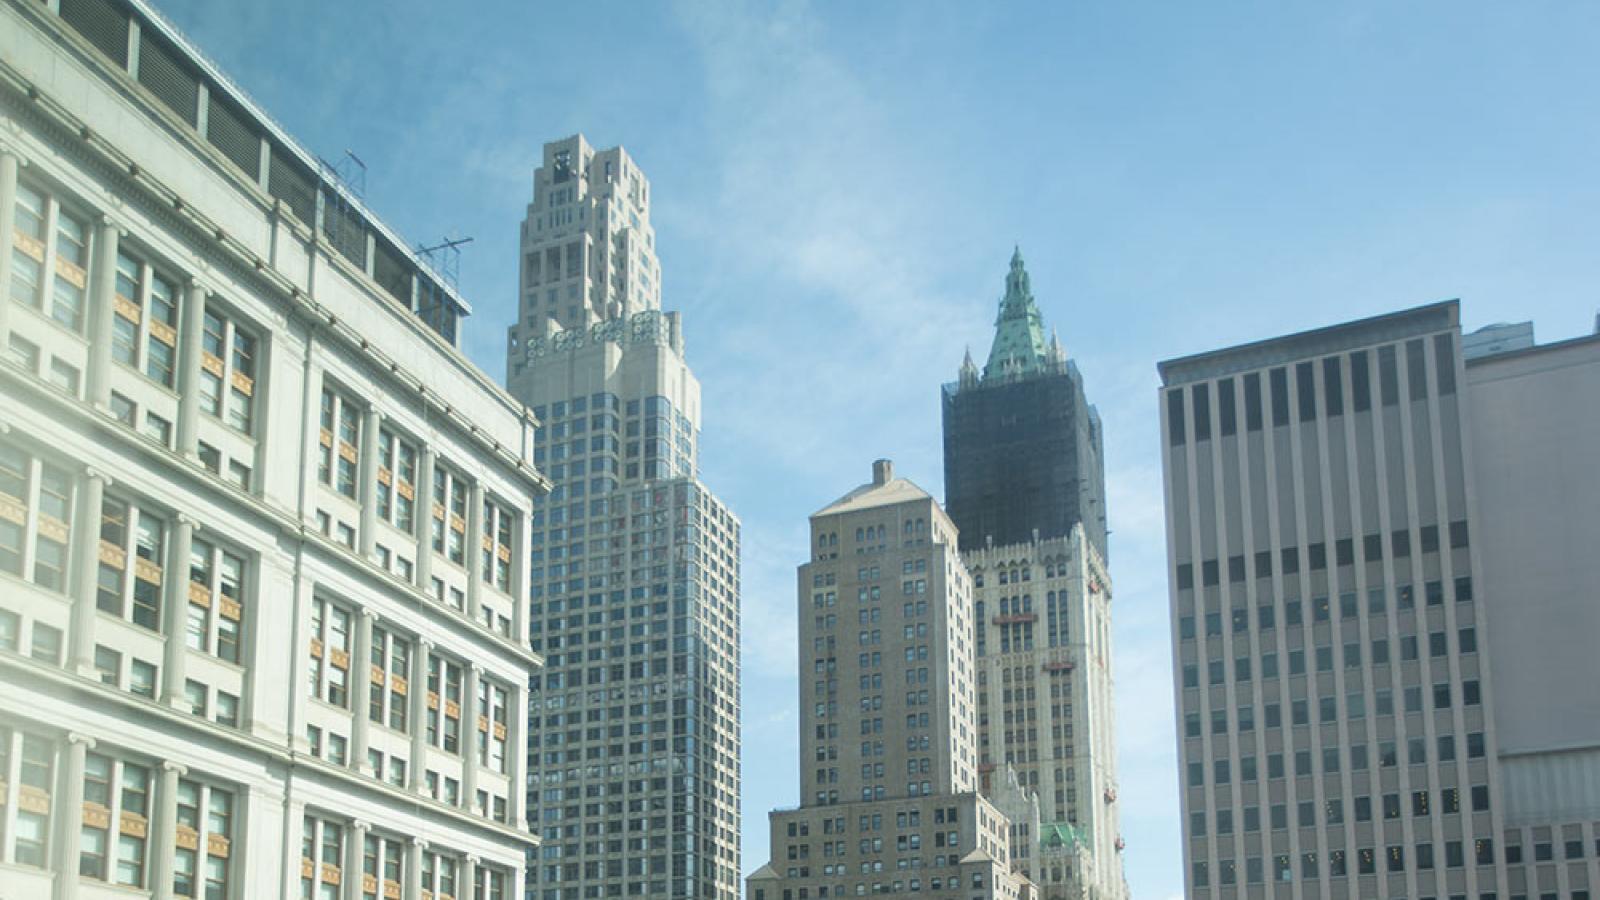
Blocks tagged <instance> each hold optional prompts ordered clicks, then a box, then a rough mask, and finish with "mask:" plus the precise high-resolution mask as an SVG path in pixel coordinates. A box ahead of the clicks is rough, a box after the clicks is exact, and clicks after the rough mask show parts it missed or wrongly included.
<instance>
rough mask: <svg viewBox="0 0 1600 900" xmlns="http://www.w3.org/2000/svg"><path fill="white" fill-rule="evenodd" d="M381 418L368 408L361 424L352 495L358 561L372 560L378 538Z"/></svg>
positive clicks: (375, 411)
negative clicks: (357, 516) (357, 508)
mask: <svg viewBox="0 0 1600 900" xmlns="http://www.w3.org/2000/svg"><path fill="white" fill-rule="evenodd" d="M381 427H383V416H381V415H380V414H379V413H378V411H377V410H376V409H373V408H371V407H368V409H367V411H366V414H365V415H364V416H363V417H362V422H361V465H360V466H359V467H358V471H357V475H356V477H357V478H359V479H361V483H360V484H358V485H357V486H356V495H357V496H358V497H360V498H361V530H360V532H359V534H358V536H357V538H356V541H357V544H356V546H357V547H358V548H359V550H360V553H361V558H362V559H365V560H372V559H373V553H374V552H375V548H376V546H377V538H378V429H379V428H381Z"/></svg>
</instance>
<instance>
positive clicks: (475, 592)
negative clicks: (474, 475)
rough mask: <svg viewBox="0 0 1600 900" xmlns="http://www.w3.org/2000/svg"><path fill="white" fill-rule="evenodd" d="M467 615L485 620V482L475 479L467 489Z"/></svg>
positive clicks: (473, 618) (475, 619) (474, 618)
mask: <svg viewBox="0 0 1600 900" xmlns="http://www.w3.org/2000/svg"><path fill="white" fill-rule="evenodd" d="M466 544H467V551H466V554H465V555H466V559H465V560H464V562H465V563H466V565H467V615H468V616H469V617H470V618H471V619H472V621H474V622H478V623H480V624H481V623H482V622H483V484H482V483H481V482H477V481H474V482H473V483H472V488H471V489H470V490H469V491H467V534H466Z"/></svg>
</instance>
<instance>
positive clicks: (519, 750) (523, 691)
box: [506, 679, 528, 831]
mask: <svg viewBox="0 0 1600 900" xmlns="http://www.w3.org/2000/svg"><path fill="white" fill-rule="evenodd" d="M506 774H507V777H508V778H509V780H510V782H511V785H510V789H511V796H509V797H507V798H506V802H507V804H508V805H509V806H510V809H511V827H513V828H515V829H517V830H518V831H526V830H527V829H528V683H527V680H526V679H524V680H523V681H522V683H521V684H516V685H512V686H511V691H510V695H509V696H508V697H506Z"/></svg>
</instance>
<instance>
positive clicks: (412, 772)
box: [406, 640, 443, 792]
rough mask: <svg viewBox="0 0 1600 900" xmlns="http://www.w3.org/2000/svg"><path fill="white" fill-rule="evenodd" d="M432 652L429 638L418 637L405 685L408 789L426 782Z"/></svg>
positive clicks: (422, 787) (420, 789)
mask: <svg viewBox="0 0 1600 900" xmlns="http://www.w3.org/2000/svg"><path fill="white" fill-rule="evenodd" d="M432 652H433V642H432V641H429V640H419V641H417V652H416V653H415V654H414V655H413V656H412V657H411V683H410V684H408V685H406V691H407V694H406V700H407V701H408V702H409V703H410V704H411V711H410V714H409V715H408V716H407V718H408V719H410V720H411V762H410V766H411V768H410V769H409V770H408V775H409V777H408V779H407V781H408V784H409V786H410V788H411V790H413V791H418V792H420V791H422V790H424V789H426V787H427V784H428V781H427V772H428V656H429V654H431V653H432ZM440 702H443V701H442V700H441V701H440Z"/></svg>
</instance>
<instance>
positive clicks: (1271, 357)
mask: <svg viewBox="0 0 1600 900" xmlns="http://www.w3.org/2000/svg"><path fill="white" fill-rule="evenodd" d="M1460 306H1461V301H1459V300H1454V299H1452V300H1442V301H1440V302H1438V303H1429V304H1427V305H1426V306H1417V307H1413V308H1412V309H1406V310H1401V311H1399V312H1392V313H1384V314H1383V315H1379V316H1372V317H1370V318H1366V319H1357V320H1355V321H1353V322H1342V323H1340V324H1338V325H1329V326H1326V327H1323V328H1314V329H1312V330H1310V331H1301V332H1298V333H1295V334H1288V335H1283V336H1281V337H1274V338H1267V339H1266V340H1260V341H1252V342H1250V343H1248V344H1239V345H1237V346H1233V347H1227V348H1224V349H1221V350H1209V351H1207V352H1205V353H1197V354H1194V355H1192V356H1182V357H1178V358H1176V359H1169V360H1167V361H1165V362H1161V363H1157V364H1156V370H1157V371H1159V372H1160V373H1161V384H1162V386H1163V387H1165V386H1170V385H1173V384H1187V383H1189V382H1192V381H1203V380H1205V379H1208V378H1216V377H1218V376H1221V375H1228V374H1232V373H1234V372H1245V371H1249V370H1252V369H1260V368H1263V367H1265V366H1271V365H1277V364H1282V363H1288V362H1294V361H1297V360H1302V359H1305V358H1307V357H1311V356H1321V355H1324V354H1329V353H1338V352H1340V351H1343V350H1349V349H1352V348H1356V347H1364V346H1367V345H1369V344H1374V343H1379V342H1384V341H1394V340H1400V339H1403V338H1408V337H1415V336H1416V335H1420V334H1430V333H1432V332H1436V331H1443V330H1445V329H1447V328H1452V327H1455V326H1456V325H1458V324H1459V322H1460Z"/></svg>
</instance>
